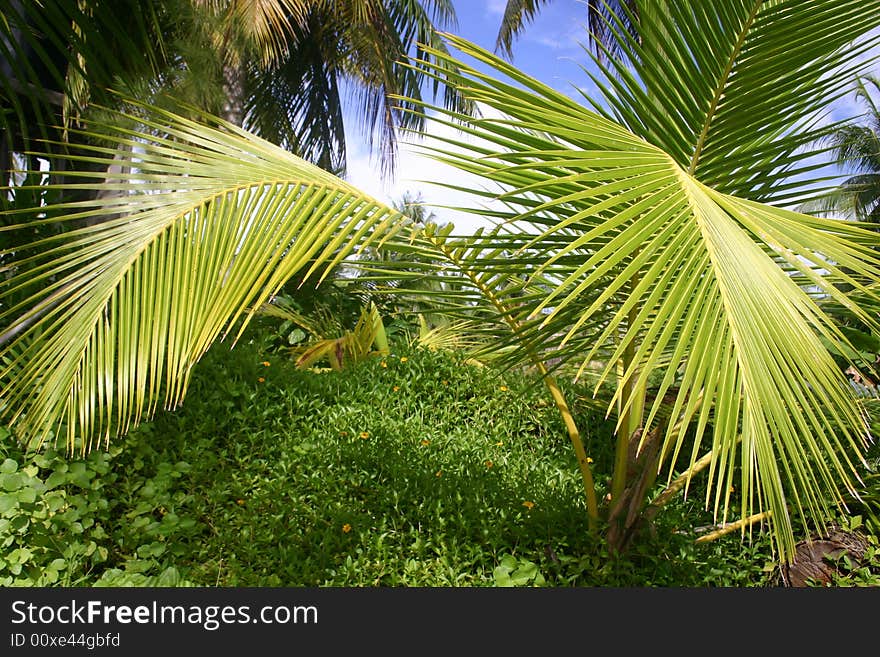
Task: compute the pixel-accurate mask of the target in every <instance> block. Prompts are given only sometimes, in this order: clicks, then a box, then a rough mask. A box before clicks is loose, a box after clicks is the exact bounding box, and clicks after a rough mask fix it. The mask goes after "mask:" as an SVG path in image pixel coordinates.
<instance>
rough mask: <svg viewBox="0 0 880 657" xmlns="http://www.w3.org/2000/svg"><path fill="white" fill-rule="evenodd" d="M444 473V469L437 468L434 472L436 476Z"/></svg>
mask: <svg viewBox="0 0 880 657" xmlns="http://www.w3.org/2000/svg"><path fill="white" fill-rule="evenodd" d="M442 474H443V470H437V472H435V473H434V476H435V477H439V476H440V475H442Z"/></svg>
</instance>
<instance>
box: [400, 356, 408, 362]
mask: <svg viewBox="0 0 880 657" xmlns="http://www.w3.org/2000/svg"><path fill="white" fill-rule="evenodd" d="M408 360H409V358H407V357H406V356H401V358H400V362H401V363H405V362H406V361H408Z"/></svg>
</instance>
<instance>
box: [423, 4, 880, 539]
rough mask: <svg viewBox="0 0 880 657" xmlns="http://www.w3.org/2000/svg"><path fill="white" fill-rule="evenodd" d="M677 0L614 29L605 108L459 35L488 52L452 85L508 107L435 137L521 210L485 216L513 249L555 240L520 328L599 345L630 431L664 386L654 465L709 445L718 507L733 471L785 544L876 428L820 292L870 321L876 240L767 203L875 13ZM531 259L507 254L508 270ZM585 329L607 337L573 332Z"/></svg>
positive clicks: (799, 165)
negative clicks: (847, 371)
mask: <svg viewBox="0 0 880 657" xmlns="http://www.w3.org/2000/svg"><path fill="white" fill-rule="evenodd" d="M671 4H673V5H674V9H673V13H672V14H670V15H669V16H668V17H660V18H659V19H657V20H659V21H660V24H656V25H654V24H651V20H652V19H651V18H650V17H649V14H646V13H643V16H642V23H641V25H642V26H644V29H645V31H644V32H643V35H644V38H643V39H642V42H641V44H639V43H636V42H635V40H634V39H632V38H631V37H630V36H629V35H628V34H627V33H626V32H622V33H621V35H620V36H619V40H620V45H621V48H622V50H623V51H624V52H627V49H628V50H629V52H630V53H631V57H630V62H629V63H630V66H631V69H626V68H624V67H623V66H619V67H618V68H616V69H615V70H614V71H613V72H614V74H615V75H610V74H609V75H608V76H607V77H608V79H607V81H606V83H607V85H608V89H607V90H608V94H607V96H608V100H609V103H610V106H611V108H612V110H611V111H605V112H595V111H590V110H588V109H586V108H584V107H582V106H580V105H579V104H577V103H575V102H574V101H572V100H571V99H570V98H568V97H566V96H564V95H563V94H561V93H559V92H556V91H555V90H553V89H550V88H548V87H547V86H545V85H543V84H541V83H540V82H538V81H536V80H533V79H531V78H529V77H528V76H526V75H524V74H522V73H520V72H519V71H517V70H516V69H515V68H513V67H511V66H510V65H508V64H506V63H505V62H503V61H501V60H500V59H498V58H497V57H494V56H493V55H491V54H490V53H488V52H487V51H485V50H483V49H481V48H478V47H476V46H474V45H473V44H470V43H468V42H466V41H464V40H462V39H458V38H455V37H450V41H451V43H452V44H453V45H454V46H455V47H456V48H458V49H459V50H461V51H462V52H464V53H465V54H467V55H469V56H472V57H474V58H475V59H477V60H479V61H480V62H481V63H482V64H483V65H485V66H488V67H490V68H491V69H494V72H493V73H484V72H481V71H480V70H477V69H475V68H470V69H468V68H464V67H463V68H462V69H461V70H462V71H463V73H464V76H463V77H462V78H461V79H457V80H456V81H455V83H456V84H457V85H458V86H460V87H461V88H465V89H467V91H468V94H469V95H470V97H471V98H473V99H474V100H475V101H477V102H479V103H483V104H485V105H486V106H489V107H491V108H493V109H494V110H496V111H497V112H499V113H501V114H502V115H503V118H500V119H492V118H486V119H482V120H479V121H470V122H468V126H467V128H466V132H468V133H469V134H470V135H471V136H473V137H476V138H477V143H479V144H480V146H468V145H467V143H465V142H464V141H463V140H461V141H458V142H456V141H454V140H450V141H449V144H448V147H444V148H443V150H442V152H441V151H439V150H435V151H434V155H435V157H437V158H438V159H440V160H442V161H444V162H447V163H450V164H453V165H454V166H457V167H459V168H461V169H464V170H466V171H469V172H472V173H476V174H479V175H481V176H483V177H485V178H487V179H489V180H491V181H493V182H495V183H498V184H500V185H502V186H503V187H505V188H506V189H507V190H509V191H507V192H506V193H504V194H502V195H501V196H500V197H499V198H500V199H501V200H503V201H505V202H506V203H507V204H508V205H509V206H511V207H515V208H518V210H519V212H518V213H511V212H509V211H504V212H498V213H497V215H496V216H497V218H498V220H500V221H505V220H511V219H516V220H517V221H519V222H523V221H529V222H531V224H532V225H533V226H534V229H533V230H532V234H531V240H530V241H529V242H528V243H527V244H526V247H528V248H529V249H533V250H534V249H537V250H538V251H540V252H543V253H545V254H546V260H545V262H544V264H543V265H542V266H541V267H539V268H538V269H537V273H538V274H539V275H542V276H545V275H548V274H549V272H550V271H553V276H554V278H555V279H556V280H558V281H559V284H558V286H557V287H556V289H555V290H554V291H553V292H552V293H550V294H548V295H545V296H544V297H542V298H540V299H534V300H532V302H531V304H532V305H531V308H529V309H522V312H524V313H526V315H527V316H528V317H532V318H535V317H540V313H542V311H544V312H547V313H549V314H547V315H546V317H544V318H543V319H542V321H541V322H539V323H537V324H531V325H527V326H528V327H530V328H528V329H525V330H524V332H523V334H522V336H521V339H522V340H523V341H525V342H526V343H527V342H528V341H529V340H533V339H535V337H534V336H536V335H537V332H539V331H540V332H543V334H544V335H548V334H549V335H559V336H563V338H562V340H561V342H560V344H561V345H568V346H569V347H573V348H571V350H570V351H567V352H565V353H568V354H573V353H578V352H579V358H580V360H581V361H582V363H584V364H586V363H587V362H589V361H591V360H592V359H594V358H595V357H596V356H597V354H599V353H600V350H607V349H609V348H611V349H612V350H613V355H612V357H611V358H609V359H607V360H606V362H605V367H604V371H603V373H602V380H603V381H604V382H606V383H611V384H612V385H613V386H614V387H615V399H616V401H617V402H619V403H620V405H621V409H620V411H621V412H620V414H619V422H620V430H621V431H624V430H626V431H627V433H628V432H629V431H631V430H632V429H631V427H630V428H629V429H627V427H626V425H625V422H626V418H627V416H635V417H638V418H641V419H642V420H643V421H642V422H641V424H643V425H644V426H645V427H646V430H645V431H644V432H643V433H642V434H641V435H642V439H643V440H644V439H645V438H646V436H647V435H648V433H649V432H648V430H647V429H650V428H651V426H652V423H653V422H654V421H655V419H656V417H657V414H658V413H659V411H660V405H661V403H662V400H663V399H664V397H667V398H668V396H669V395H672V398H673V399H674V411H673V415H675V416H681V417H682V418H683V420H684V422H682V423H681V424H680V425H678V427H675V425H673V427H670V428H669V429H668V430H667V432H666V433H665V436H664V447H663V450H662V453H663V454H665V455H666V461H667V463H668V464H670V465H671V464H674V463H675V462H676V460H677V457H678V454H679V453H684V455H685V456H686V457H687V458H689V461H690V464H691V465H693V464H694V463H696V461H697V459H698V457H699V455H700V451H701V450H702V449H705V447H706V446H708V447H709V448H710V450H711V454H712V459H711V465H710V467H709V479H710V483H709V486H708V488H707V504H709V505H710V506H712V507H713V508H714V510H715V512H716V513H717V514H719V515H721V516H722V517H726V516H727V515H728V513H730V512H731V510H730V508H729V507H730V504H731V499H732V498H731V493H730V491H731V487H732V486H733V485H734V484H735V485H736V489H737V490H738V491H740V494H739V502H738V505H739V508H738V509H737V511H738V513H739V514H740V515H741V516H742V517H746V516H747V515H752V511H753V510H754V508H755V507H757V508H759V509H767V510H769V511H770V518H771V522H772V523H773V525H774V528H775V530H776V537H777V542H778V545H779V547H780V549H781V551H782V553H783V555H786V554H791V550H792V546H793V534H792V521H791V516H790V513H791V512H795V513H799V514H801V515H802V516H804V517H805V518H809V519H811V520H812V521H815V522H822V521H823V520H824V519H825V518H827V517H828V515H829V513H830V509H831V508H832V507H833V506H834V504H835V503H836V502H840V501H842V500H843V499H844V493H843V491H844V490H850V491H851V490H853V489H854V486H855V483H854V482H855V481H856V480H857V478H858V463H859V461H860V459H861V454H862V453H863V450H864V448H865V445H866V440H867V436H868V432H867V425H866V423H865V417H864V412H863V410H862V409H861V408H860V406H859V404H858V401H857V400H855V399H854V397H853V395H852V391H851V389H850V388H849V387H848V383H847V380H846V377H845V376H844V375H843V373H842V372H841V371H840V369H839V368H838V367H837V365H836V364H835V362H834V360H833V358H832V357H831V355H830V354H829V352H828V351H827V349H826V348H825V347H824V346H823V340H827V341H830V342H832V343H836V344H840V345H844V344H845V343H846V338H845V336H844V335H843V334H842V333H841V331H840V330H839V329H838V328H837V327H836V325H835V324H834V322H833V321H832V319H831V318H830V317H829V316H827V315H826V314H825V312H824V311H823V310H822V309H821V308H820V306H819V305H818V304H817V303H816V301H815V297H816V296H817V295H818V296H823V295H824V296H826V297H828V298H830V299H834V300H835V301H837V302H839V303H841V304H844V305H846V307H847V308H849V309H850V310H851V311H852V312H854V313H855V314H856V315H857V316H858V317H859V318H860V319H861V320H862V321H864V322H865V323H866V324H868V325H870V326H872V327H874V328H875V329H876V328H877V322H876V320H875V319H874V318H872V317H871V316H869V314H868V313H867V312H865V311H864V310H862V309H860V308H859V307H858V306H856V305H855V304H854V303H853V302H852V301H851V300H850V298H849V297H848V296H847V295H845V294H844V293H843V292H842V289H843V286H844V285H850V286H853V287H854V288H855V289H857V290H858V291H860V292H861V293H864V294H866V295H868V296H870V294H871V288H869V287H868V285H869V284H870V283H873V282H876V281H877V280H880V259H878V256H877V254H876V251H874V250H873V247H874V246H875V245H876V236H875V235H873V234H871V233H870V232H869V231H867V230H865V229H863V228H861V227H858V226H856V225H853V224H852V223H847V222H837V221H831V220H823V219H818V218H814V217H809V216H806V215H802V214H798V213H795V212H792V211H789V210H785V209H782V208H780V207H775V206H772V205H768V204H766V203H760V202H758V201H765V202H766V201H774V202H779V201H782V200H785V199H786V198H789V197H790V196H791V195H792V194H794V193H795V190H797V189H802V188H803V186H804V185H809V180H806V181H805V180H804V178H805V177H806V175H807V174H808V173H809V171H810V170H811V167H810V166H809V165H808V164H806V157H807V156H806V155H805V154H804V152H803V150H802V147H803V146H804V145H805V144H807V143H811V142H812V141H814V140H815V139H816V138H817V136H818V135H819V134H821V133H823V131H824V130H825V128H822V127H816V128H815V129H811V128H809V126H810V125H812V124H813V122H814V120H815V115H816V113H817V112H819V111H821V110H822V108H823V107H824V103H826V102H827V101H828V98H829V97H834V95H835V94H836V93H838V92H841V90H842V89H843V84H844V83H843V80H844V79H845V77H846V74H848V73H850V72H852V71H853V70H854V69H855V67H856V66H855V64H850V63H848V62H850V61H851V60H849V59H847V56H848V53H847V52H846V51H845V50H844V49H843V48H844V46H845V45H846V44H847V43H848V42H850V41H851V40H852V39H853V38H854V36H855V35H858V34H865V33H866V32H867V31H868V30H870V29H872V28H875V27H877V24H878V23H880V14H876V13H875V14H872V16H870V17H866V16H865V13H864V12H865V5H864V3H863V2H823V1H818V2H800V1H799V2H784V1H781V2H745V1H742V2H730V3H714V2H695V3H671ZM872 4H876V3H872ZM857 18H858V19H859V20H856V19H857ZM649 35H653V36H652V37H651V38H649ZM876 44H877V39H876V38H872V39H866V40H864V41H863V42H862V44H861V45H860V46H858V47H856V48H854V49H852V50H851V51H850V52H856V53H858V52H863V51H864V49H865V48H869V47H872V46H876ZM789 58H790V59H789ZM841 70H842V71H843V74H842V75H841V76H840V77H835V76H833V75H830V73H831V72H833V71H841ZM505 78H506V79H505ZM598 104H599V103H598V102H596V105H598ZM454 118H460V117H454ZM613 119H617V120H616V121H615V120H613ZM787 173H797V174H798V175H799V176H800V179H799V180H796V181H794V182H792V181H791V180H790V179H787V178H785V177H784V176H783V174H787ZM518 225H522V223H520V224H518ZM535 229H536V230H535ZM472 264H473V265H474V266H475V267H477V268H478V269H479V267H480V265H481V263H480V262H476V263H472ZM501 267H502V268H503V265H502V266H501ZM523 270H524V268H523V266H522V263H520V262H519V261H518V260H516V259H512V260H510V261H509V262H508V265H507V271H508V272H509V273H510V274H511V275H514V274H521V273H522V272H523ZM496 271H497V269H496ZM792 273H795V274H797V276H793V275H792ZM597 289H598V290H600V293H599V294H598V295H597V294H596V293H595V292H596V290H597ZM817 290H818V292H817ZM874 291H876V290H874ZM526 303H528V300H526ZM526 311H528V312H526ZM600 318H604V319H605V323H604V325H603V324H602V323H601V322H600V321H599V320H600ZM595 326H603V328H602V330H601V333H600V334H599V335H598V336H597V335H596V334H595V333H591V332H584V331H582V329H584V328H586V327H595ZM585 336H588V337H585ZM621 364H622V366H623V370H622V372H621V371H620V369H619V368H620V367H621ZM652 375H653V376H655V377H659V379H660V384H659V389H657V390H656V391H653V392H654V394H653V395H652V397H653V398H654V399H655V401H654V402H653V404H652V405H650V406H649V407H648V408H647V409H645V412H644V415H642V411H641V408H640V405H641V403H642V402H643V400H644V397H643V396H642V397H641V398H640V395H639V394H637V393H636V392H634V391H638V390H645V389H646V387H647V384H648V380H649V377H651V376H652ZM609 410H610V409H609ZM688 425H691V426H693V427H694V430H693V432H688V431H687V427H688ZM710 426H711V428H712V430H711V432H710V431H709V430H708V428H709V427H710ZM707 443H708V445H707ZM671 476H672V471H671V470H670V477H671Z"/></svg>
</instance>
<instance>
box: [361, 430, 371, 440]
mask: <svg viewBox="0 0 880 657" xmlns="http://www.w3.org/2000/svg"><path fill="white" fill-rule="evenodd" d="M369 437H370V433H369V432H368V431H361V438H363V439H364V440H366V439H367V438H369Z"/></svg>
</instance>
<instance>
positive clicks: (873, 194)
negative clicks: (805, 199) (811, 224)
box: [802, 75, 880, 224]
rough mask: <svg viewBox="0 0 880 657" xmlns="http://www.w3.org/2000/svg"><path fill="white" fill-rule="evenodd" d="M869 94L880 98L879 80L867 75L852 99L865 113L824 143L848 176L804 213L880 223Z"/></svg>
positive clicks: (877, 146) (874, 111) (877, 142)
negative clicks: (830, 213)
mask: <svg viewBox="0 0 880 657" xmlns="http://www.w3.org/2000/svg"><path fill="white" fill-rule="evenodd" d="M872 91H873V94H874V95H878V97H880V78H877V77H876V76H872V75H868V76H865V77H864V78H863V79H861V80H859V82H858V85H857V87H856V98H857V100H859V101H861V102H862V103H864V104H865V105H866V106H867V110H868V111H867V113H866V114H865V116H864V118H863V120H862V121H860V122H858V123H851V124H848V125H844V126H841V127H840V128H838V129H837V130H836V131H835V132H834V133H833V134H832V135H831V136H830V137H829V139H828V141H829V143H830V145H831V147H832V152H833V153H834V156H835V159H836V161H837V162H838V163H839V164H840V165H841V166H842V167H844V168H845V169H848V170H849V171H850V173H852V175H851V176H850V177H849V178H847V179H846V180H844V181H843V182H842V183H841V184H840V186H839V187H837V188H836V189H834V190H832V191H831V192H830V193H828V194H826V195H825V196H823V197H822V198H820V199H817V200H815V201H813V202H811V203H809V204H806V205H805V206H804V208H802V209H803V210H804V211H807V212H815V213H817V214H818V213H823V214H826V213H829V212H834V213H840V214H841V215H842V216H846V217H851V218H853V219H856V220H858V221H869V222H871V223H874V224H876V223H880V109H878V107H877V104H876V102H875V101H874V98H872Z"/></svg>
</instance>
